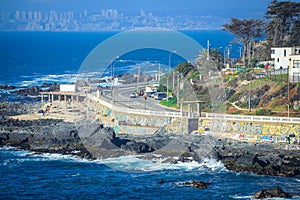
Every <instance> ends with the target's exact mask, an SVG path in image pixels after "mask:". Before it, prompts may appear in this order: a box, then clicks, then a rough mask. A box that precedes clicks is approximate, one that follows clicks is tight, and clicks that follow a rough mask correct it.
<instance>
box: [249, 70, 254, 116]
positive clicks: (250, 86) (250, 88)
mask: <svg viewBox="0 0 300 200" xmlns="http://www.w3.org/2000/svg"><path fill="white" fill-rule="evenodd" d="M252 76H253V73H252V74H251V77H250V83H249V99H248V112H251V90H252Z"/></svg>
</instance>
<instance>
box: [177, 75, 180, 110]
mask: <svg viewBox="0 0 300 200" xmlns="http://www.w3.org/2000/svg"><path fill="white" fill-rule="evenodd" d="M179 78H180V74H177V108H178V107H179V100H180V98H179V91H180V79H179Z"/></svg>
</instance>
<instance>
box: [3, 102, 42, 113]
mask: <svg viewBox="0 0 300 200" xmlns="http://www.w3.org/2000/svg"><path fill="white" fill-rule="evenodd" d="M40 107H41V105H40V104H38V103H35V104H33V103H20V102H8V101H0V116H13V115H21V114H30V113H34V112H36V111H37V110H38V109H39V108H40Z"/></svg>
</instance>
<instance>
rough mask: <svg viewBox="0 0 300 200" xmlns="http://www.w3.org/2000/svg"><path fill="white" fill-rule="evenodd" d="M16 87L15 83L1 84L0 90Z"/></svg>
mask: <svg viewBox="0 0 300 200" xmlns="http://www.w3.org/2000/svg"><path fill="white" fill-rule="evenodd" d="M16 88H17V87H16V86H13V85H7V84H3V85H0V90H14V89H16Z"/></svg>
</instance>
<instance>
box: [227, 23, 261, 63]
mask: <svg viewBox="0 0 300 200" xmlns="http://www.w3.org/2000/svg"><path fill="white" fill-rule="evenodd" d="M223 30H227V31H229V32H231V33H232V34H234V35H235V36H236V38H235V39H236V40H237V41H238V42H239V43H242V44H243V46H244V49H243V51H244V52H243V58H242V60H243V62H244V63H245V65H246V66H247V65H248V60H246V58H247V56H248V55H251V50H250V48H249V47H251V45H252V41H253V40H254V39H255V38H258V37H261V36H262V33H263V30H264V22H263V20H262V19H237V18H231V23H229V24H224V25H223ZM249 57H251V56H249Z"/></svg>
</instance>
